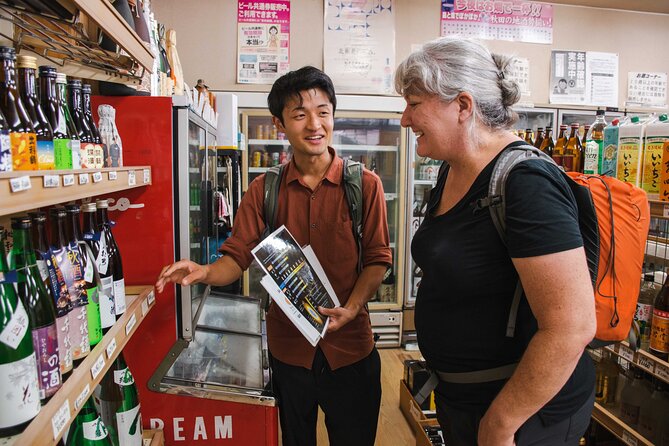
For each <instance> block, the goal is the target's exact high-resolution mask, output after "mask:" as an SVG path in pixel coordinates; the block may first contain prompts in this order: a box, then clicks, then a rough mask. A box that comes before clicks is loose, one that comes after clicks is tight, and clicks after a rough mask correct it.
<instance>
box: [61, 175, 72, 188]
mask: <svg viewBox="0 0 669 446" xmlns="http://www.w3.org/2000/svg"><path fill="white" fill-rule="evenodd" d="M72 185H74V174H73V173H68V174H67V175H63V187H67V186H72Z"/></svg>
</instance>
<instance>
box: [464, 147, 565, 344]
mask: <svg viewBox="0 0 669 446" xmlns="http://www.w3.org/2000/svg"><path fill="white" fill-rule="evenodd" d="M528 159H543V160H544V161H546V162H550V163H553V164H555V161H553V159H552V158H551V157H549V156H548V155H546V154H545V153H544V152H542V151H541V150H539V149H537V148H536V147H533V146H530V145H527V144H525V145H520V146H512V147H508V148H506V149H504V151H503V152H502V153H501V154H500V155H499V158H497V161H496V162H495V166H494V167H493V170H492V175H491V176H490V185H489V187H488V196H487V197H485V198H481V199H479V200H477V202H476V207H477V209H483V208H486V207H487V208H488V209H489V210H490V216H491V217H492V222H493V224H494V225H495V229H497V233H498V234H499V237H500V239H501V240H502V243H504V245H505V246H506V202H505V200H504V197H505V191H506V180H507V178H508V177H509V174H510V173H511V170H512V169H513V168H514V167H516V165H517V164H518V163H521V162H523V161H526V160H528ZM522 296H523V285H522V283H521V282H520V279H518V283H517V284H516V290H515V291H514V293H513V300H512V301H511V309H510V310H509V320H508V321H507V324H506V336H507V337H509V338H512V337H513V336H514V334H515V332H516V318H517V317H518V306H519V305H520V299H521V297H522Z"/></svg>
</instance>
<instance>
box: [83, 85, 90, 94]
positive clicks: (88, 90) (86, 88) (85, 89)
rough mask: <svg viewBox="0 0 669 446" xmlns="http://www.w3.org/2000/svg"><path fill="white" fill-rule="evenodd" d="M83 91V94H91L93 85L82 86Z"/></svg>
mask: <svg viewBox="0 0 669 446" xmlns="http://www.w3.org/2000/svg"><path fill="white" fill-rule="evenodd" d="M81 91H82V93H90V92H91V84H83V85H82V86H81Z"/></svg>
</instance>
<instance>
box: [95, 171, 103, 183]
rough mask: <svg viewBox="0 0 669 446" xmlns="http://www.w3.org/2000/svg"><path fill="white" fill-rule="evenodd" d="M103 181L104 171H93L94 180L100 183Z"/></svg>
mask: <svg viewBox="0 0 669 446" xmlns="http://www.w3.org/2000/svg"><path fill="white" fill-rule="evenodd" d="M100 181H102V172H93V182H94V183H99V182H100Z"/></svg>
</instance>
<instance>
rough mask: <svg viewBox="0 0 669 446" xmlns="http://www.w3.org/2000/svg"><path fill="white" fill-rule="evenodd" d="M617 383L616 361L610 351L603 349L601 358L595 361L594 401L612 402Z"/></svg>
mask: <svg viewBox="0 0 669 446" xmlns="http://www.w3.org/2000/svg"><path fill="white" fill-rule="evenodd" d="M617 384H618V363H617V362H616V360H615V359H614V358H613V357H612V356H611V354H610V353H607V352H606V351H603V352H602V359H601V360H600V361H599V362H598V363H597V381H596V389H595V401H596V402H598V403H599V404H607V405H611V404H614V403H615V398H616V387H617Z"/></svg>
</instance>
